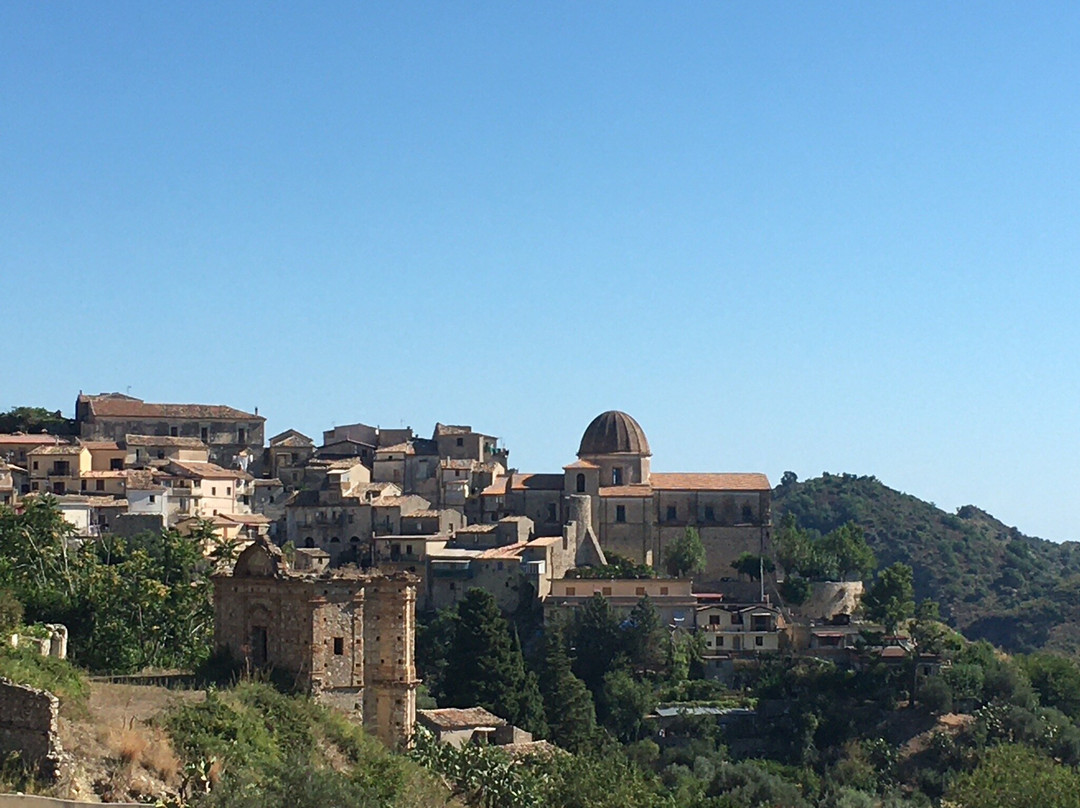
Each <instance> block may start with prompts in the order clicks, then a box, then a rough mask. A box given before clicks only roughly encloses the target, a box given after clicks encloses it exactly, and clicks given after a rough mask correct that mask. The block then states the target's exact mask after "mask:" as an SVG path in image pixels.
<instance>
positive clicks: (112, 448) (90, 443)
mask: <svg viewBox="0 0 1080 808" xmlns="http://www.w3.org/2000/svg"><path fill="white" fill-rule="evenodd" d="M82 445H83V446H85V447H86V448H87V449H89V450H90V451H91V452H119V451H121V449H120V446H119V444H117V442H116V441H114V440H84V441H83V442H82Z"/></svg>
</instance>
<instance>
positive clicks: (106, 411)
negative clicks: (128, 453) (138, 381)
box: [79, 393, 266, 421]
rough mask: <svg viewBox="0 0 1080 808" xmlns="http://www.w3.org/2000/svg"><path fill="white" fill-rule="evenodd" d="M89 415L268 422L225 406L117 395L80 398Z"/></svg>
mask: <svg viewBox="0 0 1080 808" xmlns="http://www.w3.org/2000/svg"><path fill="white" fill-rule="evenodd" d="M79 398H80V399H82V400H84V401H86V402H87V403H88V404H89V406H90V412H91V413H92V414H93V415H94V416H96V417H103V418H201V419H205V420H217V421H252V420H258V421H265V420H266V419H265V418H263V417H262V416H261V415H253V414H252V413H250V412H244V411H243V410H238V409H236V408H235V407H226V406H224V405H222V404H148V403H146V402H145V401H143V400H141V399H138V398H132V397H130V396H121V395H119V394H118V393H113V394H104V395H99V396H80V397H79Z"/></svg>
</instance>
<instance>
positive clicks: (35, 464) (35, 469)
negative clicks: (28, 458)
mask: <svg viewBox="0 0 1080 808" xmlns="http://www.w3.org/2000/svg"><path fill="white" fill-rule="evenodd" d="M34 471H37V461H36V460H35V461H34Z"/></svg>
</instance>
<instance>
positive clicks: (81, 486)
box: [79, 480, 86, 491]
mask: <svg viewBox="0 0 1080 808" xmlns="http://www.w3.org/2000/svg"><path fill="white" fill-rule="evenodd" d="M79 489H80V490H82V491H85V490H86V480H79Z"/></svg>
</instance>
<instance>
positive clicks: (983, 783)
mask: <svg viewBox="0 0 1080 808" xmlns="http://www.w3.org/2000/svg"><path fill="white" fill-rule="evenodd" d="M946 797H947V799H948V801H949V803H950V804H952V805H956V806H958V808H983V806H986V805H993V806H997V807H998V808H1014V807H1015V808H1028V806H1031V805H1038V806H1040V808H1080V774H1078V773H1077V771H1076V769H1074V768H1073V767H1071V766H1064V765H1062V764H1060V763H1058V762H1056V761H1054V760H1052V759H1051V758H1048V757H1045V756H1043V755H1041V754H1039V753H1038V752H1036V751H1035V750H1033V749H1030V748H1028V747H1026V746H1021V745H1019V744H1002V745H1000V746H995V747H993V748H992V749H989V750H988V751H987V753H986V756H985V757H984V758H983V759H982V761H981V762H980V763H979V765H978V766H977V767H976V769H975V770H974V771H973V772H970V773H966V774H961V775H960V776H959V777H957V778H956V780H955V781H954V782H953V783H952V785H951V786H949V789H948V791H947V793H946Z"/></svg>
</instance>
